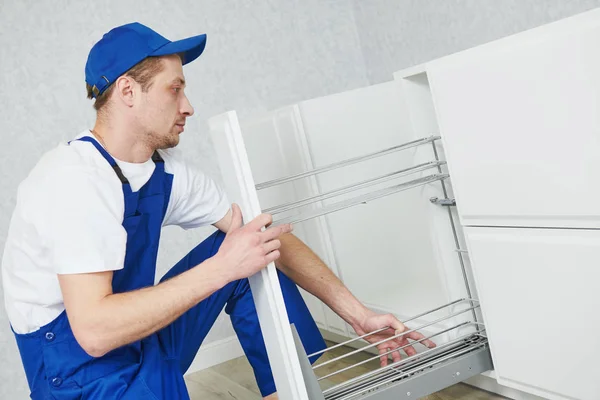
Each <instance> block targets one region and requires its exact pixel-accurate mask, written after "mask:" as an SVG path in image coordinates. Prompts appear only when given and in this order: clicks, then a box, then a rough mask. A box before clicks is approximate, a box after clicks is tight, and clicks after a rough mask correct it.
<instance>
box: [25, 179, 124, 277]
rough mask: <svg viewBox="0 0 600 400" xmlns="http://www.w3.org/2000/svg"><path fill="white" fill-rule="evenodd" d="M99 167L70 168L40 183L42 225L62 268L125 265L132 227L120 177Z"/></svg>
mask: <svg viewBox="0 0 600 400" xmlns="http://www.w3.org/2000/svg"><path fill="white" fill-rule="evenodd" d="M102 172H103V171H100V172H98V171H96V170H94V169H89V170H88V169H80V170H76V169H73V168H65V169H64V170H60V171H57V172H55V173H53V174H52V176H49V177H47V179H45V180H44V182H43V183H42V184H41V185H40V186H41V187H40V188H38V189H39V190H37V193H39V196H43V198H42V200H43V201H39V200H40V199H38V201H37V202H36V204H37V205H38V207H36V208H37V209H36V210H35V214H36V219H35V220H34V221H35V224H36V225H37V228H38V231H39V233H40V236H41V239H42V241H43V242H44V245H45V246H44V247H45V248H46V249H47V252H48V256H49V260H50V262H51V265H52V266H53V267H54V270H55V272H56V273H58V274H76V273H90V272H101V271H112V270H118V269H122V268H123V265H124V259H125V250H126V249H125V246H126V243H127V233H126V231H125V229H124V228H123V226H122V222H123V208H124V205H123V202H124V201H123V194H122V191H121V186H120V184H119V182H118V181H116V182H115V180H114V179H110V178H111V177H109V176H106V174H104V175H103V174H102Z"/></svg>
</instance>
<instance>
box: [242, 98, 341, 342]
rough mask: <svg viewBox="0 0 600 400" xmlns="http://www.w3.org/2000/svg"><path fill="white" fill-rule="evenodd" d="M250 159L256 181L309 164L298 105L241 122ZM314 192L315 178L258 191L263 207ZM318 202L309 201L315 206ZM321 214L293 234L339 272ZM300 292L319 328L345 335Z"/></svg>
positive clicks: (326, 311) (314, 300)
mask: <svg viewBox="0 0 600 400" xmlns="http://www.w3.org/2000/svg"><path fill="white" fill-rule="evenodd" d="M240 125H241V128H242V135H243V137H244V142H245V144H246V151H247V153H248V161H249V163H250V167H251V169H252V175H253V177H254V180H255V182H256V183H263V182H267V181H271V180H273V179H277V178H281V177H284V176H289V175H294V174H298V173H302V172H305V171H308V170H310V169H312V168H313V164H312V161H311V157H310V154H309V150H308V146H307V144H306V137H305V133H304V130H303V126H302V121H301V118H300V113H299V111H298V107H297V106H289V107H284V108H281V109H278V110H274V111H270V112H268V113H265V114H264V115H262V116H259V117H253V118H249V119H246V120H242V121H240ZM316 194H318V189H317V184H316V180H315V177H308V178H306V179H300V180H296V181H292V182H289V183H285V184H281V185H277V186H273V187H270V188H266V189H263V190H261V191H259V192H258V196H259V199H260V204H261V207H262V209H263V210H268V209H269V208H270V207H273V206H277V205H281V204H284V203H287V202H292V201H296V200H301V199H304V198H306V197H310V196H314V195H316ZM317 206H318V204H316V205H315V204H313V205H310V206H309V207H310V208H316V207H317ZM324 223H325V221H324V220H323V219H322V218H318V219H314V220H310V221H306V222H304V223H302V224H297V225H296V226H295V227H294V235H296V236H297V237H298V238H299V239H300V240H302V241H303V242H305V243H306V244H307V245H308V246H309V247H310V248H311V249H312V250H313V251H314V252H315V253H316V254H317V255H318V256H319V257H320V258H321V259H322V260H324V262H325V263H326V264H327V265H328V266H329V267H330V268H331V269H332V271H333V273H334V274H336V275H337V274H338V271H337V268H336V265H335V262H334V260H333V259H332V258H333V257H332V251H331V244H330V242H329V234H328V231H327V227H326V226H325V225H324ZM300 291H301V293H302V296H303V297H304V299H305V301H306V304H307V306H308V308H309V310H310V312H311V314H312V316H313V318H314V319H315V322H316V323H317V325H318V326H319V328H322V329H326V330H329V331H331V332H334V333H337V334H340V335H343V336H347V332H346V324H345V322H344V321H343V320H342V319H341V318H340V317H339V316H338V315H337V314H335V313H334V312H333V311H331V309H329V308H328V307H326V306H325V305H324V304H323V303H322V302H321V300H319V299H318V298H316V297H315V296H313V295H312V294H310V293H308V292H306V291H305V290H303V289H302V288H300Z"/></svg>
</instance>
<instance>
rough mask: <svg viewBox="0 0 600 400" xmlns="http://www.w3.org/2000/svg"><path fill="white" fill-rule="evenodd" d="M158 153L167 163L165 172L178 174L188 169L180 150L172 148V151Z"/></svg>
mask: <svg viewBox="0 0 600 400" xmlns="http://www.w3.org/2000/svg"><path fill="white" fill-rule="evenodd" d="M157 151H158V154H160V156H161V157H162V159H163V161H164V162H165V171H167V172H168V173H171V174H173V173H177V172H180V171H181V170H182V169H185V168H186V164H187V163H186V159H185V155H184V154H183V150H181V149H180V148H177V147H172V148H170V149H160V150H157Z"/></svg>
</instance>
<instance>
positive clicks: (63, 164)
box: [21, 141, 114, 193]
mask: <svg viewBox="0 0 600 400" xmlns="http://www.w3.org/2000/svg"><path fill="white" fill-rule="evenodd" d="M111 174H112V175H114V172H113V170H112V168H111V167H110V165H109V164H108V163H107V162H106V161H105V160H104V159H103V158H102V156H101V155H100V153H98V151H97V150H96V149H95V148H94V146H93V145H92V144H91V143H88V142H82V141H71V142H70V143H69V142H62V143H58V144H57V145H56V146H55V147H53V148H52V149H50V150H48V151H46V152H45V153H44V154H43V155H42V156H41V157H40V159H39V160H38V162H37V163H36V164H35V165H34V167H33V168H32V169H31V171H30V172H29V174H28V175H27V177H26V178H25V179H24V180H23V182H22V183H21V187H22V188H24V187H32V186H33V187H37V188H38V189H37V190H36V192H38V193H40V190H43V189H44V188H51V187H52V186H53V185H54V184H56V183H57V182H61V183H65V184H67V185H72V186H73V187H74V188H75V187H77V186H78V185H81V184H82V183H83V181H87V182H95V184H100V185H101V184H102V183H103V182H105V181H106V180H107V179H110V178H111V177H112V175H111Z"/></svg>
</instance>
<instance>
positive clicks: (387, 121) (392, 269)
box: [299, 82, 464, 318]
mask: <svg viewBox="0 0 600 400" xmlns="http://www.w3.org/2000/svg"><path fill="white" fill-rule="evenodd" d="M299 108H300V112H301V115H302V123H303V126H304V131H305V132H306V137H307V141H308V145H309V149H310V154H311V158H312V162H313V164H314V166H315V167H322V166H326V165H329V164H333V163H336V162H340V161H343V160H347V159H349V158H353V157H359V156H361V155H365V154H368V153H371V152H375V151H378V150H383V149H386V148H388V147H391V146H394V145H399V144H402V143H406V142H409V141H412V140H415V139H420V138H421V137H423V136H428V135H431V134H433V132H430V133H429V134H428V135H419V136H415V133H414V130H413V127H412V124H411V119H410V116H409V113H408V110H407V107H406V98H405V97H404V92H403V90H402V88H401V87H399V86H398V83H397V82H388V83H384V84H379V85H374V86H369V87H366V88H360V89H356V90H352V91H348V92H344V93H339V94H336V95H332V96H327V97H323V98H319V99H313V100H309V101H305V102H302V103H300V104H299ZM433 160H435V157H434V153H433V150H432V146H431V145H427V146H422V147H419V148H412V149H408V150H405V151H401V152H398V153H393V154H390V155H387V156H383V157H379V158H376V159H372V160H368V161H365V162H361V163H358V164H355V165H352V166H348V167H344V168H341V169H337V170H333V171H329V172H326V173H323V174H320V175H318V176H317V182H318V186H319V190H320V192H321V193H324V192H327V191H330V190H334V189H336V188H340V187H343V186H346V185H352V184H353V183H357V182H361V181H364V180H367V179H370V178H374V177H376V176H380V175H383V174H386V173H390V172H392V171H398V170H400V169H403V168H408V167H411V166H414V165H417V164H419V163H423V162H428V161H433ZM437 172H438V171H437V170H436V169H430V170H427V171H425V172H421V173H417V174H414V175H410V176H405V177H402V178H397V179H396V180H395V181H393V182H395V183H400V182H406V181H409V180H412V179H417V178H419V177H422V176H427V175H430V174H434V173H437ZM391 184H392V183H385V184H384V185H383V186H389V185H391ZM380 186H381V185H379V186H375V187H376V188H378V187H380ZM367 190H368V191H370V190H373V188H368V189H366V190H361V191H358V192H354V193H352V194H349V195H344V196H339V197H336V198H335V199H331V200H326V201H324V202H323V203H324V204H331V203H333V202H336V201H339V200H341V199H346V198H349V197H352V196H356V195H357V194H358V193H364V192H365V191H367ZM434 195H435V196H439V197H443V195H442V194H441V185H440V183H439V182H436V183H433V184H431V185H428V186H427V187H421V188H416V189H411V190H409V191H405V192H401V193H398V194H395V195H391V196H389V197H385V198H381V199H378V200H375V201H372V202H369V203H367V204H364V205H359V206H356V207H353V208H350V209H347V210H343V211H340V212H336V213H333V214H330V215H327V216H326V221H327V226H328V228H329V232H330V234H331V242H332V243H333V251H334V255H335V262H336V264H337V266H338V268H339V271H340V274H341V276H342V278H343V281H344V283H345V284H346V285H347V286H348V288H349V289H350V290H351V291H352V292H353V293H354V294H355V295H356V296H357V297H358V298H359V299H360V300H361V301H362V302H364V303H366V304H367V305H368V306H370V307H371V308H373V309H376V310H382V311H387V312H393V313H395V314H396V315H398V316H400V317H401V318H405V317H409V316H412V315H416V314H419V313H421V312H423V311H426V310H429V309H432V308H435V307H437V306H439V305H440V304H445V303H447V302H448V301H449V300H450V298H451V297H452V296H451V295H450V294H449V288H448V287H447V286H446V284H447V280H446V278H445V272H444V271H443V269H444V267H443V265H442V264H443V261H441V260H442V259H443V260H449V259H451V263H453V262H458V257H457V256H456V253H455V252H454V250H455V246H454V245H453V244H449V245H448V246H447V247H445V248H443V249H441V250H440V249H439V248H438V247H437V245H438V242H439V240H440V238H441V237H446V235H449V236H451V234H452V233H451V228H450V225H449V220H448V216H447V214H445V210H441V209H440V208H436V207H437V206H434V205H432V204H431V203H430V202H429V197H431V196H434ZM434 214H435V216H439V217H441V218H442V219H443V223H445V224H446V225H445V226H443V232H441V233H440V232H438V231H437V229H438V228H440V225H435V223H434V222H433V221H432V217H433V216H434ZM440 214H441V215H440ZM443 223H442V225H443ZM444 243H446V242H444ZM440 251H442V252H443V254H440ZM453 272H454V271H453ZM462 288H463V294H462V295H463V296H464V284H462ZM453 299H454V298H452V300H453Z"/></svg>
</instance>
